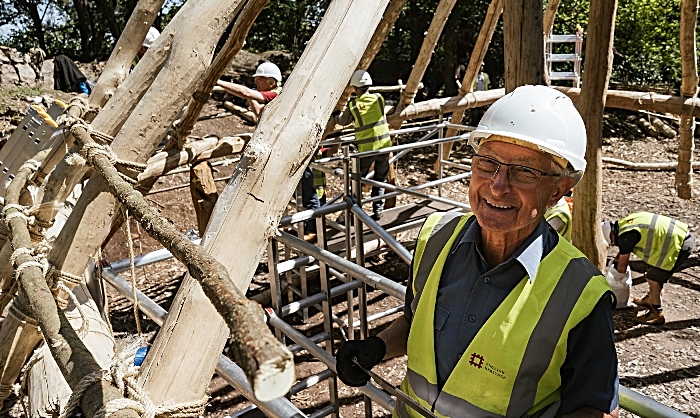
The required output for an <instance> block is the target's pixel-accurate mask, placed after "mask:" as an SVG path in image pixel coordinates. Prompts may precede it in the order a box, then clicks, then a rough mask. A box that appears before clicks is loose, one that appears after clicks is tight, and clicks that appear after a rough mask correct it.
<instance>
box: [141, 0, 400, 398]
mask: <svg viewBox="0 0 700 418" xmlns="http://www.w3.org/2000/svg"><path fill="white" fill-rule="evenodd" d="M387 3H388V0H377V1H374V2H372V3H371V7H369V3H367V2H366V1H364V0H353V1H351V0H334V1H333V2H331V3H330V6H329V7H328V10H327V11H326V13H325V15H324V17H323V20H322V21H321V24H320V25H319V27H318V29H317V30H316V32H315V34H314V36H313V37H312V38H311V40H310V41H309V43H308V45H307V47H306V50H305V51H304V54H303V55H302V57H301V59H300V60H299V62H298V63H297V64H296V66H295V68H294V71H293V72H292V74H291V75H290V77H289V78H288V79H287V82H286V83H285V88H284V91H283V92H282V93H281V94H280V95H279V96H278V97H277V98H276V99H275V100H273V101H272V102H271V103H269V104H268V105H267V106H266V107H265V111H264V112H263V113H262V117H261V120H260V122H259V124H258V126H257V128H256V130H255V132H254V134H253V138H252V139H251V141H250V142H249V143H248V146H247V147H246V149H245V151H244V154H243V157H242V159H241V162H240V163H239V165H238V167H237V169H236V171H235V172H234V175H233V178H232V179H231V181H230V182H229V184H228V185H227V186H226V188H225V189H224V191H223V192H222V194H221V196H220V197H219V200H218V202H217V205H216V207H215V209H214V213H213V215H212V218H211V220H210V222H209V226H208V228H207V231H206V233H205V234H204V235H203V237H204V240H203V244H202V245H204V247H205V248H206V250H207V251H208V252H209V254H211V255H212V256H214V257H215V258H217V259H218V260H219V261H220V262H222V263H223V264H224V265H225V267H226V268H227V269H228V271H229V274H230V276H231V279H232V280H233V281H234V283H235V284H236V286H237V287H238V288H239V289H242V290H245V289H247V288H248V285H249V283H250V280H251V279H252V277H253V273H254V271H255V269H256V267H257V265H258V262H259V260H260V257H261V256H262V253H263V251H264V249H265V247H266V244H267V239H268V238H269V237H270V236H272V235H274V234H275V233H276V229H277V228H276V225H277V223H278V221H279V218H280V215H281V213H282V211H283V210H284V208H285V207H286V204H287V201H288V199H289V196H291V195H292V193H293V192H294V190H295V189H296V187H297V184H298V182H299V179H300V178H301V175H302V172H303V169H304V167H306V165H307V164H308V162H309V159H310V158H311V156H312V155H313V153H314V152H315V149H316V147H317V145H318V141H319V139H320V136H321V133H322V131H323V127H324V126H325V123H326V121H327V120H328V118H329V116H330V113H331V112H332V111H333V108H334V106H335V103H336V100H337V98H339V97H340V95H341V93H342V91H343V89H344V88H345V85H346V83H347V80H349V79H350V75H351V74H352V72H353V71H354V70H355V68H357V65H358V63H359V60H360V57H361V56H362V53H363V52H364V51H365V50H366V48H367V44H368V43H369V40H370V38H371V36H372V33H374V31H375V28H376V26H377V24H378V23H379V20H380V19H381V11H382V10H384V8H385V7H386V5H387ZM357 22H362V25H358V24H357ZM319 97H324V98H326V99H324V100H318V98H319ZM270 173H275V174H274V175H270ZM192 282H193V279H192V278H191V277H189V276H187V277H186V278H185V280H184V281H183V283H182V285H181V286H180V289H179V290H178V293H177V295H176V296H175V301H174V302H173V304H172V308H171V310H170V313H169V314H168V318H167V320H166V322H165V324H163V327H162V328H161V331H160V332H159V333H158V336H157V337H156V340H155V342H154V344H153V346H152V348H151V352H153V355H151V352H149V355H148V356H147V358H146V362H145V363H144V365H143V366H142V368H141V380H140V381H141V382H145V383H144V387H145V388H147V389H148V391H149V392H150V393H151V397H152V398H153V396H154V394H153V391H152V389H150V388H155V386H156V383H155V382H158V381H159V380H160V382H161V384H165V385H168V386H169V387H167V388H162V394H161V395H159V396H158V397H159V398H161V397H164V396H168V397H167V398H168V399H170V398H172V399H174V400H175V401H176V402H183V401H186V400H187V398H185V397H183V396H182V394H181V392H182V391H184V390H190V391H192V392H196V393H198V394H199V395H198V396H201V394H203V393H204V390H205V389H206V387H207V384H208V383H209V380H210V378H211V375H212V373H213V371H214V366H215V363H216V362H215V361H214V362H211V363H207V362H205V361H204V359H209V358H212V359H214V360H215V359H216V358H218V356H219V354H220V353H221V349H222V348H223V346H224V343H225V342H226V338H227V337H228V332H227V329H226V328H225V326H223V323H222V320H221V317H220V316H219V315H218V314H217V313H216V311H215V310H214V309H213V308H212V307H211V305H209V304H206V303H202V302H197V301H199V300H200V299H201V298H200V292H201V290H200V289H199V287H198V286H193V285H192ZM193 300H194V302H193ZM186 318H193V319H188V320H186ZM202 324H207V327H203V326H202ZM203 341H205V342H206V343H203ZM331 346H332V344H328V347H329V348H332V347H331ZM159 368H160V369H165V368H167V369H168V370H163V371H160V372H159V370H158V369H159ZM191 369H196V370H197V373H196V375H195V373H193V372H192V370H191ZM156 373H157V375H156ZM183 373H186V374H187V376H188V377H187V378H186V379H185V378H183V376H182V374H183ZM157 376H161V378H160V379H158V378H157ZM166 376H172V379H170V380H168V379H164V378H163V377H166ZM175 377H177V379H175ZM149 381H153V383H149ZM182 381H186V382H190V383H189V384H188V385H187V386H188V388H182V386H183V385H181V384H179V382H182ZM333 382H334V380H333ZM176 386H177V387H176ZM254 386H255V385H254ZM166 389H167V390H166ZM168 394H170V395H168ZM260 395H261V396H262V395H265V394H260ZM256 396H258V394H256ZM268 396H269V394H268Z"/></svg>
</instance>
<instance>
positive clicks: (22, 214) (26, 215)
mask: <svg viewBox="0 0 700 418" xmlns="http://www.w3.org/2000/svg"><path fill="white" fill-rule="evenodd" d="M10 209H15V210H17V212H12V213H7V211H8V210H10ZM32 212H33V211H32V210H31V209H30V208H27V207H26V206H22V205H18V204H15V203H10V204H8V205H5V207H4V208H3V209H2V216H3V219H4V220H5V225H6V226H7V227H8V228H9V222H10V221H11V220H12V219H14V218H21V219H24V221H25V222H26V223H27V224H28V225H33V224H34V220H35V218H34V216H32V214H31V213H32Z"/></svg>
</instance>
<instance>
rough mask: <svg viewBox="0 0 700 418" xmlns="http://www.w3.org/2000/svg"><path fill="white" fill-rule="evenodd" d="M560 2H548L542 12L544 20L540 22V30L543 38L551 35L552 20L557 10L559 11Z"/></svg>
mask: <svg viewBox="0 0 700 418" xmlns="http://www.w3.org/2000/svg"><path fill="white" fill-rule="evenodd" d="M559 1H560V0H549V1H548V2H547V8H546V9H545V10H544V19H543V21H542V30H543V33H544V36H545V37H547V36H549V34H550V33H552V28H554V18H555V17H556V16H557V9H559Z"/></svg>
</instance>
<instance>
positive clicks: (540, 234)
mask: <svg viewBox="0 0 700 418" xmlns="http://www.w3.org/2000/svg"><path fill="white" fill-rule="evenodd" d="M547 225H548V224H547V222H546V221H545V220H544V218H542V219H541V220H540V223H539V224H538V225H537V227H536V228H535V230H534V231H532V233H531V234H530V236H528V237H527V238H526V239H525V242H523V244H522V245H521V246H520V247H519V248H518V249H517V250H515V253H513V255H512V256H511V257H510V258H509V259H508V260H506V261H505V262H504V263H507V262H509V261H510V260H512V259H515V260H517V261H518V262H519V263H520V264H521V265H522V266H523V268H525V271H526V272H527V274H528V276H529V277H530V283H533V282H534V281H535V277H537V271H538V270H539V267H540V262H541V261H542V255H543V254H544V234H546V233H547V231H548V226H547ZM480 237H481V226H480V225H479V222H478V221H477V220H476V217H475V218H474V222H470V224H469V226H468V227H467V231H466V232H465V233H464V236H462V239H461V240H460V241H459V243H458V244H457V246H455V247H454V248H453V249H452V251H455V250H456V248H457V247H458V246H460V245H462V244H465V243H472V244H476V248H477V249H478V248H479V238H480ZM494 267H495V266H494Z"/></svg>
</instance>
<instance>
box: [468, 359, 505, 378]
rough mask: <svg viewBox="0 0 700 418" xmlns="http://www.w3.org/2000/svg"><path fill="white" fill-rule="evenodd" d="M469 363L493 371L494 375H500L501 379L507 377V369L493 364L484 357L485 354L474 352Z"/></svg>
mask: <svg viewBox="0 0 700 418" xmlns="http://www.w3.org/2000/svg"><path fill="white" fill-rule="evenodd" d="M469 365H470V366H474V367H476V368H477V369H481V368H483V369H484V370H486V371H487V372H489V373H491V374H492V375H494V376H496V377H500V378H501V379H505V378H506V372H505V371H503V370H501V369H499V368H496V367H494V366H493V364H491V363H489V362H487V361H486V360H485V359H484V356H482V355H481V354H477V353H472V355H471V356H470V357H469Z"/></svg>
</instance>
